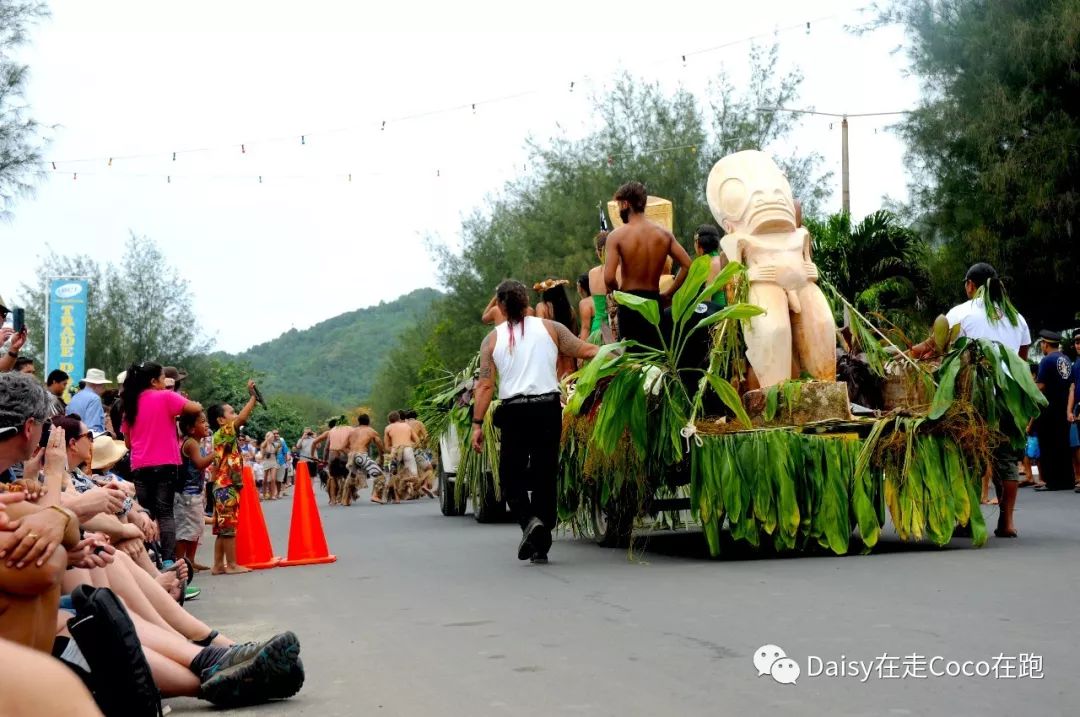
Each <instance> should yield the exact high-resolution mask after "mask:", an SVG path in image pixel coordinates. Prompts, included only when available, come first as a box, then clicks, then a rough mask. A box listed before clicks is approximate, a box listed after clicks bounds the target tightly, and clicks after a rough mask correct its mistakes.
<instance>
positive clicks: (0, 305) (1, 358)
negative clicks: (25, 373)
mask: <svg viewBox="0 0 1080 717" xmlns="http://www.w3.org/2000/svg"><path fill="white" fill-rule="evenodd" d="M8 315H11V322H10V324H9V323H8V322H7V320H8ZM0 324H2V325H0V347H3V346H4V345H5V344H6V345H7V349H6V350H5V351H4V352H3V353H2V354H0V373H6V372H8V371H11V370H12V369H13V368H14V367H15V362H16V361H18V360H19V351H21V350H22V347H23V346H25V345H26V339H27V332H26V323H25V321H24V319H23V310H22V309H9V308H8V306H7V302H5V301H4V298H3V297H2V296H0ZM31 365H33V363H32V362H31Z"/></svg>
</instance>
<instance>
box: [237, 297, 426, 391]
mask: <svg viewBox="0 0 1080 717" xmlns="http://www.w3.org/2000/svg"><path fill="white" fill-rule="evenodd" d="M440 296H441V294H440V293H439V292H438V291H436V290H435V289H417V290H416V291H414V292H412V293H410V294H406V295H405V296H402V297H400V298H398V299H395V300H394V301H390V302H382V303H380V304H379V305H378V306H372V307H369V308H366V309H358V310H356V311H350V312H348V313H346V314H341V315H340V316H335V317H334V318H332V319H327V320H326V321H323V322H322V323H319V324H316V325H315V326H313V327H311V328H310V329H305V330H303V331H297V330H296V329H290V330H289V331H287V332H285V333H284V334H282V335H281V336H279V337H277V338H276V339H274V340H273V341H268V342H267V343H264V344H259V345H258V346H254V347H252V348H250V349H248V350H247V351H245V352H244V353H242V354H239V355H238V356H237V357H236V358H239V359H242V360H245V361H250V362H251V364H252V366H254V367H255V368H256V369H258V370H259V371H263V372H265V373H266V379H265V380H264V381H263V387H264V389H265V392H266V393H268V394H281V393H287V394H302V395H307V396H313V397H317V398H321V399H325V400H327V401H330V402H332V403H334V404H335V405H339V406H348V405H355V404H356V403H358V402H359V401H363V400H365V399H366V398H368V397H369V396H370V395H371V389H372V386H373V383H374V381H375V376H376V374H377V373H378V370H379V366H380V365H381V364H382V360H383V358H384V357H385V356H386V354H387V353H388V352H389V351H390V349H392V348H393V347H394V346H395V345H396V344H397V337H398V335H399V334H401V332H403V331H407V330H408V329H410V328H412V327H413V326H414V325H415V323H416V321H417V319H418V318H419V317H420V316H421V315H422V313H423V312H425V311H428V310H429V309H430V307H431V304H432V302H434V301H435V300H436V299H438V298H439V297H440Z"/></svg>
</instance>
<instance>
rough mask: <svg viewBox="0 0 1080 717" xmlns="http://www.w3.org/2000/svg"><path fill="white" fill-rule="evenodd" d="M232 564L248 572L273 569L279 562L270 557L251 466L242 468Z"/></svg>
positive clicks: (270, 547)
mask: <svg viewBox="0 0 1080 717" xmlns="http://www.w3.org/2000/svg"><path fill="white" fill-rule="evenodd" d="M236 562H238V563H240V564H241V565H243V566H244V567H245V568H251V569H252V570H264V569H266V568H274V567H277V565H278V563H280V562H281V558H280V557H277V556H275V555H274V548H273V547H272V546H271V545H270V533H268V532H267V530H266V519H265V518H263V512H262V506H261V505H259V491H258V488H256V487H255V477H254V475H253V474H252V472H251V466H244V488H243V489H242V490H241V491H240V516H239V522H238V524H237V526H236Z"/></svg>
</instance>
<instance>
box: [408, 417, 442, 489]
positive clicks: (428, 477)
mask: <svg viewBox="0 0 1080 717" xmlns="http://www.w3.org/2000/svg"><path fill="white" fill-rule="evenodd" d="M400 413H401V417H402V418H404V419H405V422H406V423H408V424H409V425H410V426H412V429H413V430H414V431H416V437H417V438H418V439H419V440H418V441H417V442H416V451H415V453H416V470H417V472H418V473H419V474H420V490H422V491H424V493H425V494H426V495H427V497H428V498H434V497H435V491H434V490H433V489H434V487H435V465H434V463H433V462H432V460H431V446H430V445H428V432H427V427H426V426H425V425H424V423H423V421H421V420H420V419H418V418H417V417H416V411H414V410H412V409H411V408H410V409H408V410H407V411H401V412H400Z"/></svg>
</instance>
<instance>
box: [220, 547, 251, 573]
mask: <svg viewBox="0 0 1080 717" xmlns="http://www.w3.org/2000/svg"><path fill="white" fill-rule="evenodd" d="M220 540H222V541H224V543H225V548H224V549H225V573H226V574H227V575H238V574H240V573H250V572H251V568H245V567H244V566H243V565H240V564H239V563H237V562H236V538H220Z"/></svg>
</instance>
